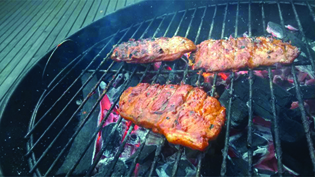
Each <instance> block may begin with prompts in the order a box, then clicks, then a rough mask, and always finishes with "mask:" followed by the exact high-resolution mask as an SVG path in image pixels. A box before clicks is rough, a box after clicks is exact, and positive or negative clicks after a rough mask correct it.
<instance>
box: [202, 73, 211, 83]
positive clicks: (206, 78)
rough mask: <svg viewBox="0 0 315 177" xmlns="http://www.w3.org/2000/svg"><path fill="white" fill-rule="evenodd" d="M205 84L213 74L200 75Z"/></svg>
mask: <svg viewBox="0 0 315 177" xmlns="http://www.w3.org/2000/svg"><path fill="white" fill-rule="evenodd" d="M202 76H203V78H204V82H205V83H210V77H213V73H202Z"/></svg>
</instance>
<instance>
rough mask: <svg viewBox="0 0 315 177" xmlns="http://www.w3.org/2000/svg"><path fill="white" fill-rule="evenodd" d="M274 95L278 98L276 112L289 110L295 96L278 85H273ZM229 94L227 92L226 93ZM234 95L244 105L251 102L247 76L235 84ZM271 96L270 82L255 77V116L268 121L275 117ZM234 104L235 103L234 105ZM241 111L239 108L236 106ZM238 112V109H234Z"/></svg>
mask: <svg viewBox="0 0 315 177" xmlns="http://www.w3.org/2000/svg"><path fill="white" fill-rule="evenodd" d="M273 88H274V95H275V97H276V110H277V112H281V110H282V109H284V108H289V107H290V105H291V103H292V99H293V95H292V94H290V93H289V92H287V91H285V90H284V89H282V88H281V87H279V86H278V85H275V84H274V85H273ZM226 92H227V91H226ZM234 94H235V96H236V98H239V99H240V100H241V101H242V102H243V103H245V104H246V103H247V102H248V100H249V83H248V79H247V77H245V76H241V77H240V78H239V79H238V80H237V81H235V82H234ZM270 100H271V95H270V86H269V80H267V79H263V78H260V77H254V79H253V111H254V114H256V115H258V116H260V117H263V118H265V119H267V120H271V119H272V117H273V114H272V110H271V101H270ZM233 104H234V103H233ZM236 108H237V109H239V107H238V106H236ZM232 111H233V112H234V111H236V109H232Z"/></svg>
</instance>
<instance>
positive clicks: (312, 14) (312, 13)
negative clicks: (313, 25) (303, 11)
mask: <svg viewBox="0 0 315 177" xmlns="http://www.w3.org/2000/svg"><path fill="white" fill-rule="evenodd" d="M306 4H307V7H308V9H309V10H310V14H311V16H312V17H313V21H314V22H315V15H314V11H313V9H312V7H311V5H310V3H309V2H308V1H306Z"/></svg>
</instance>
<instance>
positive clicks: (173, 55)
mask: <svg viewBox="0 0 315 177" xmlns="http://www.w3.org/2000/svg"><path fill="white" fill-rule="evenodd" d="M195 50H196V45H195V44H194V43H193V42H192V41H191V40H189V39H187V38H184V37H180V36H174V37H172V38H168V37H160V38H149V39H141V40H137V41H135V40H130V41H128V42H124V43H121V44H119V45H118V46H117V47H115V49H114V51H113V53H112V55H111V58H112V59H113V60H114V61H117V62H120V61H125V62H127V63H152V62H159V61H173V60H176V59H178V58H180V57H181V56H182V55H184V54H185V53H187V52H192V51H195Z"/></svg>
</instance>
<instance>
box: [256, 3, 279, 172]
mask: <svg viewBox="0 0 315 177" xmlns="http://www.w3.org/2000/svg"><path fill="white" fill-rule="evenodd" d="M261 16H262V25H263V30H264V35H266V31H265V29H266V22H265V10H264V5H263V4H262V5H261ZM268 77H269V84H270V95H271V104H272V105H271V106H272V107H271V108H272V114H273V130H274V134H275V142H274V146H275V149H276V153H277V165H278V175H279V176H282V174H283V165H282V149H281V143H280V136H279V128H278V119H277V115H276V98H275V95H274V92H273V82H272V78H273V75H272V72H271V67H268Z"/></svg>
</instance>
